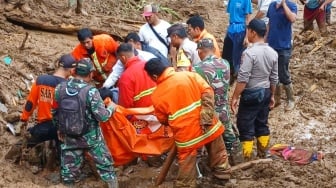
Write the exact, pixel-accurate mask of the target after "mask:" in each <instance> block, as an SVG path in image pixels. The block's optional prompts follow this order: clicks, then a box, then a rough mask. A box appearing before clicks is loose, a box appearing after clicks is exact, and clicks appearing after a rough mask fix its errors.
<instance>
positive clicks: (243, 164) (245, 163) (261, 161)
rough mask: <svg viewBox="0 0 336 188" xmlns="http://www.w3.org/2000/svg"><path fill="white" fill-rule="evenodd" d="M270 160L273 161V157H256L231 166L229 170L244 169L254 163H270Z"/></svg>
mask: <svg viewBox="0 0 336 188" xmlns="http://www.w3.org/2000/svg"><path fill="white" fill-rule="evenodd" d="M272 161H273V159H257V160H253V161H248V162H244V163H240V164H238V165H236V166H233V167H231V169H230V171H231V172H234V171H237V170H245V169H248V168H251V167H253V166H254V165H256V164H261V163H271V162H272Z"/></svg>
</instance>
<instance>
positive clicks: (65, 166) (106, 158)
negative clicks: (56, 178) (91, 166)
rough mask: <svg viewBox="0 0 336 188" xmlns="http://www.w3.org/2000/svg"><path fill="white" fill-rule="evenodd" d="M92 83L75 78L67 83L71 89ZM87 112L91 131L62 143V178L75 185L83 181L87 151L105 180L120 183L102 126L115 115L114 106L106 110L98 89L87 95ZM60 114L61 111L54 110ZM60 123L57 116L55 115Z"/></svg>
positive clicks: (57, 93)
mask: <svg viewBox="0 0 336 188" xmlns="http://www.w3.org/2000/svg"><path fill="white" fill-rule="evenodd" d="M87 85H88V84H87V83H85V82H84V81H82V80H78V79H71V80H69V81H68V82H67V86H68V87H78V88H83V87H85V86H87ZM59 93H60V85H58V86H57V87H56V90H55V101H57V100H58V98H59ZM86 103H87V109H86V114H85V117H87V122H88V124H89V130H88V132H87V133H86V134H84V135H83V136H81V137H76V138H73V137H68V136H66V135H65V138H64V142H63V143H62V144H61V176H62V179H63V181H64V182H72V181H76V180H78V179H79V175H80V168H81V164H82V162H83V153H84V152H85V151H87V152H88V154H89V155H90V156H91V157H92V159H93V161H94V162H95V163H96V167H97V170H98V173H99V175H100V177H101V178H102V180H103V181H105V182H111V181H114V180H116V178H117V177H116V173H115V170H114V167H113V159H112V157H111V154H110V152H109V150H108V149H107V147H106V144H105V142H104V140H103V136H102V133H101V130H100V127H99V124H98V121H107V120H108V119H109V117H110V116H111V114H112V112H113V109H112V107H108V108H105V105H104V103H103V100H102V99H101V97H100V95H99V92H98V90H97V89H96V88H91V89H90V90H89V92H88V95H87V100H86ZM53 114H54V115H56V114H57V109H55V110H54V111H53ZM54 117H55V121H56V122H57V118H56V117H57V115H56V116H54Z"/></svg>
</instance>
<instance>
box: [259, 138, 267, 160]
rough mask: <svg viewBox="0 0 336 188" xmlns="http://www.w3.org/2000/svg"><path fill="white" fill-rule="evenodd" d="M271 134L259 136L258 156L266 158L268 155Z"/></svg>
mask: <svg viewBox="0 0 336 188" xmlns="http://www.w3.org/2000/svg"><path fill="white" fill-rule="evenodd" d="M269 140H270V136H259V137H257V150H258V157H260V158H266V157H267V153H266V152H267V149H268V144H269Z"/></svg>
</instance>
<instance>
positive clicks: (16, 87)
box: [0, 0, 336, 188]
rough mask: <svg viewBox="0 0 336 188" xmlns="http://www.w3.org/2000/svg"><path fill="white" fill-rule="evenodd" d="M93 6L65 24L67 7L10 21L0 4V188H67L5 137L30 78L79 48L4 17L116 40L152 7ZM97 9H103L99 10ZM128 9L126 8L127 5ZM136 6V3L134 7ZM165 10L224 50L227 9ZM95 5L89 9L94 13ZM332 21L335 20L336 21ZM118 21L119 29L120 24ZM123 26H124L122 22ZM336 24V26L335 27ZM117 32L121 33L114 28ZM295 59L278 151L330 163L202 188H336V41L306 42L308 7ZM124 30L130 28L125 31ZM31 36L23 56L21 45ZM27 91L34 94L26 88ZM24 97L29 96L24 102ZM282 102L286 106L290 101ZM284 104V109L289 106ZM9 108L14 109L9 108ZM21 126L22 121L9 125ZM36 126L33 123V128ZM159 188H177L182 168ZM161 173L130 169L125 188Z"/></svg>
mask: <svg viewBox="0 0 336 188" xmlns="http://www.w3.org/2000/svg"><path fill="white" fill-rule="evenodd" d="M93 1H94V0H90V1H87V7H89V8H88V12H89V13H90V16H88V17H83V16H78V15H77V16H76V15H74V16H72V18H71V19H66V18H64V17H62V15H63V12H65V7H66V1H65V0H56V1H51V0H45V1H41V0H32V1H31V2H30V5H31V7H32V8H33V10H34V12H33V14H22V13H21V12H20V11H19V10H15V11H13V12H11V13H5V12H4V11H3V4H1V2H2V1H0V4H1V6H0V7H1V8H0V22H1V24H0V41H1V45H0V78H1V79H0V83H1V84H0V91H1V92H0V102H1V104H0V159H1V160H0V166H1V167H0V177H1V178H0V187H26V188H28V187H63V186H62V185H61V184H57V185H53V184H52V183H51V182H50V181H48V180H46V179H45V178H44V177H43V174H41V173H40V174H38V175H34V174H33V173H32V172H31V171H30V170H29V168H26V167H25V166H24V165H18V164H12V163H11V162H9V161H6V160H5V159H4V155H5V154H6V152H7V151H8V149H9V148H10V146H11V144H13V143H15V142H16V141H17V139H18V138H17V137H14V136H13V135H11V134H10V133H9V132H8V131H6V128H5V125H6V123H7V121H9V119H8V117H7V119H6V116H8V114H15V113H17V112H21V109H22V105H23V103H24V101H25V100H24V97H25V96H26V95H27V93H28V87H29V83H30V81H29V80H30V79H31V75H32V76H33V77H34V78H36V77H37V76H38V75H40V74H44V73H46V72H49V71H51V70H53V67H54V62H55V61H56V59H57V58H58V57H59V56H60V55H61V54H63V53H67V52H69V51H70V50H71V49H72V48H73V47H74V46H75V45H76V44H77V40H76V37H75V36H74V35H63V34H57V33H50V32H45V31H38V30H36V28H35V30H32V28H26V29H24V28H23V27H21V26H18V25H14V24H12V23H10V22H8V21H7V20H6V17H5V15H6V16H7V17H8V16H10V15H13V14H14V15H18V16H19V17H24V18H29V19H31V20H40V21H43V23H46V24H50V25H61V24H64V25H66V26H69V25H71V26H76V27H84V26H92V27H93V26H94V27H97V28H103V30H104V31H109V33H113V34H119V35H121V34H124V33H127V31H128V30H127V28H126V30H122V29H121V30H120V31H118V30H116V28H119V29H120V28H123V27H120V26H123V25H127V24H130V23H129V22H127V23H126V22H125V20H135V21H138V22H139V23H141V22H143V20H142V18H141V16H140V14H141V7H142V6H143V4H144V3H145V2H146V1H139V0H132V1H131V0H130V1H97V0H96V3H94V2H93ZM97 2H98V3H97ZM120 2H121V3H120ZM127 2H130V3H127ZM156 2H160V3H161V5H162V6H164V7H167V8H170V9H171V10H173V11H174V12H176V13H178V16H177V17H174V16H172V14H169V12H165V13H163V17H164V18H165V19H166V20H169V21H171V22H176V21H185V20H186V19H187V17H188V16H190V15H192V14H196V13H199V14H201V15H202V16H204V17H205V18H206V27H207V30H209V31H210V32H212V33H213V34H214V35H215V36H216V37H217V39H218V41H219V43H222V41H223V36H224V33H225V30H226V27H227V19H228V18H227V15H226V13H225V12H224V11H225V8H224V7H223V3H222V1H214V0H210V1H205V0H201V1H194V2H193V3H188V2H187V1H177V0H173V1H166V0H165V1H156ZM89 5H90V6H89ZM334 15H335V13H333V15H332V19H333V18H334V17H333V16H334ZM114 18H117V19H118V22H117V23H116V21H115V19H114ZM123 20H124V21H123ZM334 21H335V20H334ZM138 22H134V23H131V25H132V26H130V27H129V28H131V29H129V30H130V31H131V30H135V29H134V28H138V27H139V26H140V25H141V24H139V23H138ZM115 24H118V27H116V26H115ZM294 28H295V29H294V30H295V33H294V35H295V36H296V37H295V38H294V51H293V57H292V60H291V73H292V78H293V84H294V89H295V99H296V101H297V105H296V107H295V110H294V111H292V112H284V104H282V105H281V106H280V107H277V108H276V109H274V110H273V111H272V112H271V114H270V119H269V125H270V128H271V132H272V133H271V134H272V140H271V144H276V143H287V144H291V145H295V146H301V147H304V148H307V149H310V150H320V151H323V152H324V153H325V154H326V156H325V159H324V160H323V161H322V162H313V163H312V164H309V165H305V166H293V165H291V164H290V163H289V162H286V161H283V160H279V159H275V160H274V162H273V163H271V164H260V165H256V166H254V167H252V168H250V169H248V170H245V171H238V172H235V173H233V178H232V179H231V180H229V181H228V182H226V184H225V185H224V186H220V185H216V184H214V183H212V182H211V181H210V180H209V178H204V180H203V181H202V184H201V185H202V186H201V187H335V186H336V178H335V172H336V168H335V165H334V164H335V163H336V157H335V146H336V142H335V141H336V137H335V136H336V135H335V134H336V130H335V127H334V126H335V125H336V90H335V87H336V82H335V79H334V78H335V76H336V64H335V62H336V54H335V53H336V51H335V46H336V45H335V44H336V39H335V36H334V35H330V37H326V38H321V37H320V36H319V34H318V31H316V33H311V32H307V33H304V34H299V32H300V31H301V29H302V28H303V26H302V7H300V12H299V15H298V20H297V21H296V23H295V24H294ZM124 29H125V28H124ZM328 30H329V31H330V33H332V34H334V33H335V32H336V27H335V25H332V26H330V27H329V28H328ZM25 32H28V33H29V35H28V39H27V41H26V43H25V45H24V48H22V49H20V46H21V45H22V41H23V39H24V38H25ZM5 56H10V57H11V58H12V59H13V62H12V63H11V64H10V65H5V63H4V62H3V58H4V57H5ZM27 83H28V86H27ZM18 91H21V92H22V95H23V98H22V97H20V95H19V94H18ZM284 97H285V96H284V94H283V99H284ZM283 102H284V101H283ZM2 104H4V105H5V106H6V108H7V112H5V111H6V108H4V107H3V105H2ZM10 118H14V119H15V117H10ZM32 123H33V122H31V124H32ZM172 169H173V170H171V172H170V174H169V175H168V177H167V181H166V182H165V183H164V184H163V185H162V186H160V187H172V182H173V178H174V176H175V175H176V170H177V166H176V165H173V168H172ZM158 173H159V169H155V168H149V167H147V166H146V165H145V164H143V163H140V164H138V165H136V166H131V167H129V168H127V169H126V170H125V171H124V172H123V175H122V176H120V177H119V178H120V180H121V187H153V182H155V178H156V176H157V174H158ZM102 186H103V183H102V182H101V181H100V180H96V179H95V178H94V177H90V178H88V179H86V180H85V181H84V182H82V183H80V184H79V185H78V187H102Z"/></svg>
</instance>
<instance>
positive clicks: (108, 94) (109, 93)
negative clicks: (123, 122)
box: [98, 87, 113, 100]
mask: <svg viewBox="0 0 336 188" xmlns="http://www.w3.org/2000/svg"><path fill="white" fill-rule="evenodd" d="M98 91H99V94H100V96H101V98H102V99H103V100H105V99H106V98H107V97H109V98H110V99H111V100H112V99H113V93H112V91H111V90H109V89H107V88H105V87H102V88H100V89H98Z"/></svg>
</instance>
